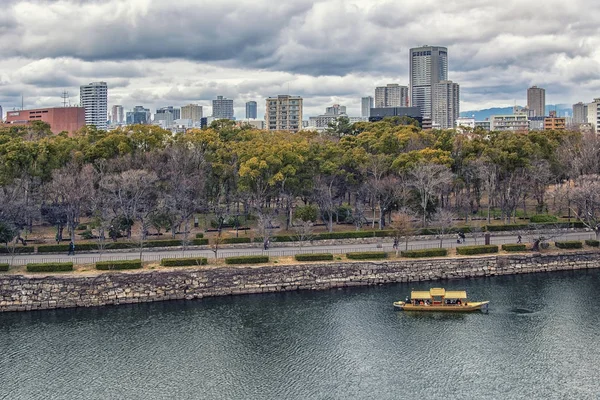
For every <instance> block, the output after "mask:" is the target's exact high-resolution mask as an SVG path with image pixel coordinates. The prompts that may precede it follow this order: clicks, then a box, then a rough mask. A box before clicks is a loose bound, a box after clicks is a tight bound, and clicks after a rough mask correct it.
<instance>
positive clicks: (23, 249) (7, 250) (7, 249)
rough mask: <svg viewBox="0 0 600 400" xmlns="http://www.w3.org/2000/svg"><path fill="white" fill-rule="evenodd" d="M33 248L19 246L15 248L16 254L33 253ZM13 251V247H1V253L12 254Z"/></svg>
mask: <svg viewBox="0 0 600 400" xmlns="http://www.w3.org/2000/svg"><path fill="white" fill-rule="evenodd" d="M34 250H35V249H34V247H33V246H18V247H15V248H14V254H24V253H33V251H34ZM12 252H13V249H12V248H11V247H0V253H2V254H11V253H12Z"/></svg>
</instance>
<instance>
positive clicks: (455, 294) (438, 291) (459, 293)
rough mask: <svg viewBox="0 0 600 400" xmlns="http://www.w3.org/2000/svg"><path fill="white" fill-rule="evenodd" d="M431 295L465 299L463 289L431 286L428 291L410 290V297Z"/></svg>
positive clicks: (423, 297) (428, 297)
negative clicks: (447, 289)
mask: <svg viewBox="0 0 600 400" xmlns="http://www.w3.org/2000/svg"><path fill="white" fill-rule="evenodd" d="M432 297H443V298H446V299H466V298H467V292H466V291H464V290H449V291H446V290H445V289H442V288H432V289H429V291H427V292H426V291H412V292H410V298H411V299H431V298H432Z"/></svg>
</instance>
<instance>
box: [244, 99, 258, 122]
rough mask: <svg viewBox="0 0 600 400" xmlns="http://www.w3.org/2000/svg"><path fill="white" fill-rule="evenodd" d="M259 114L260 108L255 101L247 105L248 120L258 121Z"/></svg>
mask: <svg viewBox="0 0 600 400" xmlns="http://www.w3.org/2000/svg"><path fill="white" fill-rule="evenodd" d="M257 113H258V106H257V105H256V102H255V101H249V102H247V103H246V119H256V115H257Z"/></svg>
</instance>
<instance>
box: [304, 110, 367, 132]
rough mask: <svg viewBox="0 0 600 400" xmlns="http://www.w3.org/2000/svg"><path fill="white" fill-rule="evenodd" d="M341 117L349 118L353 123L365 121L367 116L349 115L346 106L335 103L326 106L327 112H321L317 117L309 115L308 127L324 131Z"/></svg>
mask: <svg viewBox="0 0 600 400" xmlns="http://www.w3.org/2000/svg"><path fill="white" fill-rule="evenodd" d="M340 117H345V118H348V121H349V122H350V123H351V124H354V123H355V122H361V121H365V118H362V117H349V116H348V115H347V114H346V107H345V106H340V105H339V104H334V105H333V106H332V107H327V108H325V114H321V115H318V116H316V117H309V118H308V125H307V126H306V128H307V129H310V130H314V131H317V132H324V131H325V130H326V129H327V128H328V127H329V124H333V123H335V122H336V121H337V119H338V118H340Z"/></svg>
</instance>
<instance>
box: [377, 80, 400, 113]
mask: <svg viewBox="0 0 600 400" xmlns="http://www.w3.org/2000/svg"><path fill="white" fill-rule="evenodd" d="M407 106H408V87H406V86H400V85H398V84H396V83H390V84H388V85H387V86H380V87H376V88H375V107H376V108H382V107H407Z"/></svg>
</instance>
